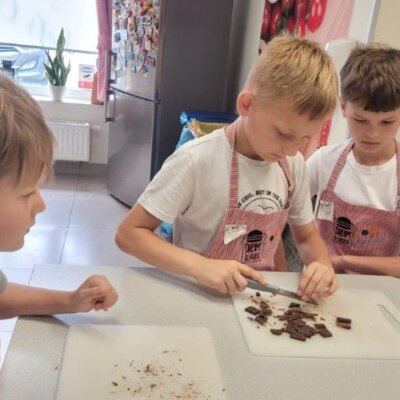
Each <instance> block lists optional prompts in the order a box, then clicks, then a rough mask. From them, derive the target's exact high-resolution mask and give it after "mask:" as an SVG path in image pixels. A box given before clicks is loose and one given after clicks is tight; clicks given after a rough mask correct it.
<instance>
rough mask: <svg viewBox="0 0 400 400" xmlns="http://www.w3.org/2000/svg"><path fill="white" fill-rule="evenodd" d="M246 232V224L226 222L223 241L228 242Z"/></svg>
mask: <svg viewBox="0 0 400 400" xmlns="http://www.w3.org/2000/svg"><path fill="white" fill-rule="evenodd" d="M246 232H247V225H239V224H228V225H225V234H224V243H225V244H228V243H230V242H232V241H234V240H235V239H237V238H238V237H240V236H243V235H245V234H246Z"/></svg>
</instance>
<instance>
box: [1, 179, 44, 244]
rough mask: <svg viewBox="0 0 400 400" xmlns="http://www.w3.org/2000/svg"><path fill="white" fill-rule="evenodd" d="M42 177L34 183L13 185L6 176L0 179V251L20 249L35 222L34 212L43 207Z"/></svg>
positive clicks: (38, 211) (40, 210)
mask: <svg viewBox="0 0 400 400" xmlns="http://www.w3.org/2000/svg"><path fill="white" fill-rule="evenodd" d="M43 181H44V177H43V178H40V179H39V181H38V182H36V183H34V184H26V183H19V184H17V185H15V183H14V182H12V180H11V179H8V178H7V177H5V178H3V179H1V181H0V205H1V206H0V251H13V250H18V249H20V248H21V247H22V246H23V244H24V236H25V235H26V234H27V233H28V231H29V229H30V228H31V227H32V226H33V225H34V224H35V216H36V214H38V213H40V212H42V211H43V210H44V209H45V204H44V201H43V199H42V196H41V195H40V193H39V186H40V185H41V184H42V183H43Z"/></svg>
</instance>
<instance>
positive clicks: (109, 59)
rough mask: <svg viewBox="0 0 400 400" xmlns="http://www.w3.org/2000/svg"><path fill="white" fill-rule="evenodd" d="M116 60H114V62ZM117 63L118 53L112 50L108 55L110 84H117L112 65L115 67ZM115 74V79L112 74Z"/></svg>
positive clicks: (108, 78) (107, 64)
mask: <svg viewBox="0 0 400 400" xmlns="http://www.w3.org/2000/svg"><path fill="white" fill-rule="evenodd" d="M113 58H114V60H113ZM116 61H117V53H115V52H113V51H112V50H109V51H108V53H107V63H106V66H107V75H106V76H107V81H108V83H109V84H110V83H115V71H113V68H112V65H115V64H113V63H115V62H116ZM112 71H113V72H114V74H113V77H111V72H112Z"/></svg>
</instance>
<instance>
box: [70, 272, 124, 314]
mask: <svg viewBox="0 0 400 400" xmlns="http://www.w3.org/2000/svg"><path fill="white" fill-rule="evenodd" d="M117 300H118V294H117V292H116V290H115V289H114V288H113V287H112V286H111V284H110V282H109V281H108V280H107V278H106V277H105V276H102V275H92V276H90V277H89V278H88V279H86V281H85V282H83V283H82V285H81V286H79V288H78V289H76V290H75V291H73V292H72V293H71V307H72V312H87V311H91V310H96V311H99V310H104V311H107V310H108V309H109V308H110V307H111V306H112V305H114V303H115V302H116V301H117Z"/></svg>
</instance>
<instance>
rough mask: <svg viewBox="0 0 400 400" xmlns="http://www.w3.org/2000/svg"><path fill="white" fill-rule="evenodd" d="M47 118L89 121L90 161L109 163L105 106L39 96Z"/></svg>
mask: <svg viewBox="0 0 400 400" xmlns="http://www.w3.org/2000/svg"><path fill="white" fill-rule="evenodd" d="M36 100H38V102H39V104H40V106H41V107H42V110H43V113H44V115H45V117H46V119H47V120H49V121H50V120H52V121H59V120H62V121H77V122H88V123H89V124H90V126H91V131H90V136H91V139H90V160H89V162H90V163H96V164H107V162H108V126H107V124H105V123H104V106H99V105H93V104H88V103H87V102H80V103H79V102H75V101H74V102H69V101H68V100H66V101H63V102H62V103H58V102H54V101H51V100H50V99H45V98H37V97H36Z"/></svg>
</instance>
